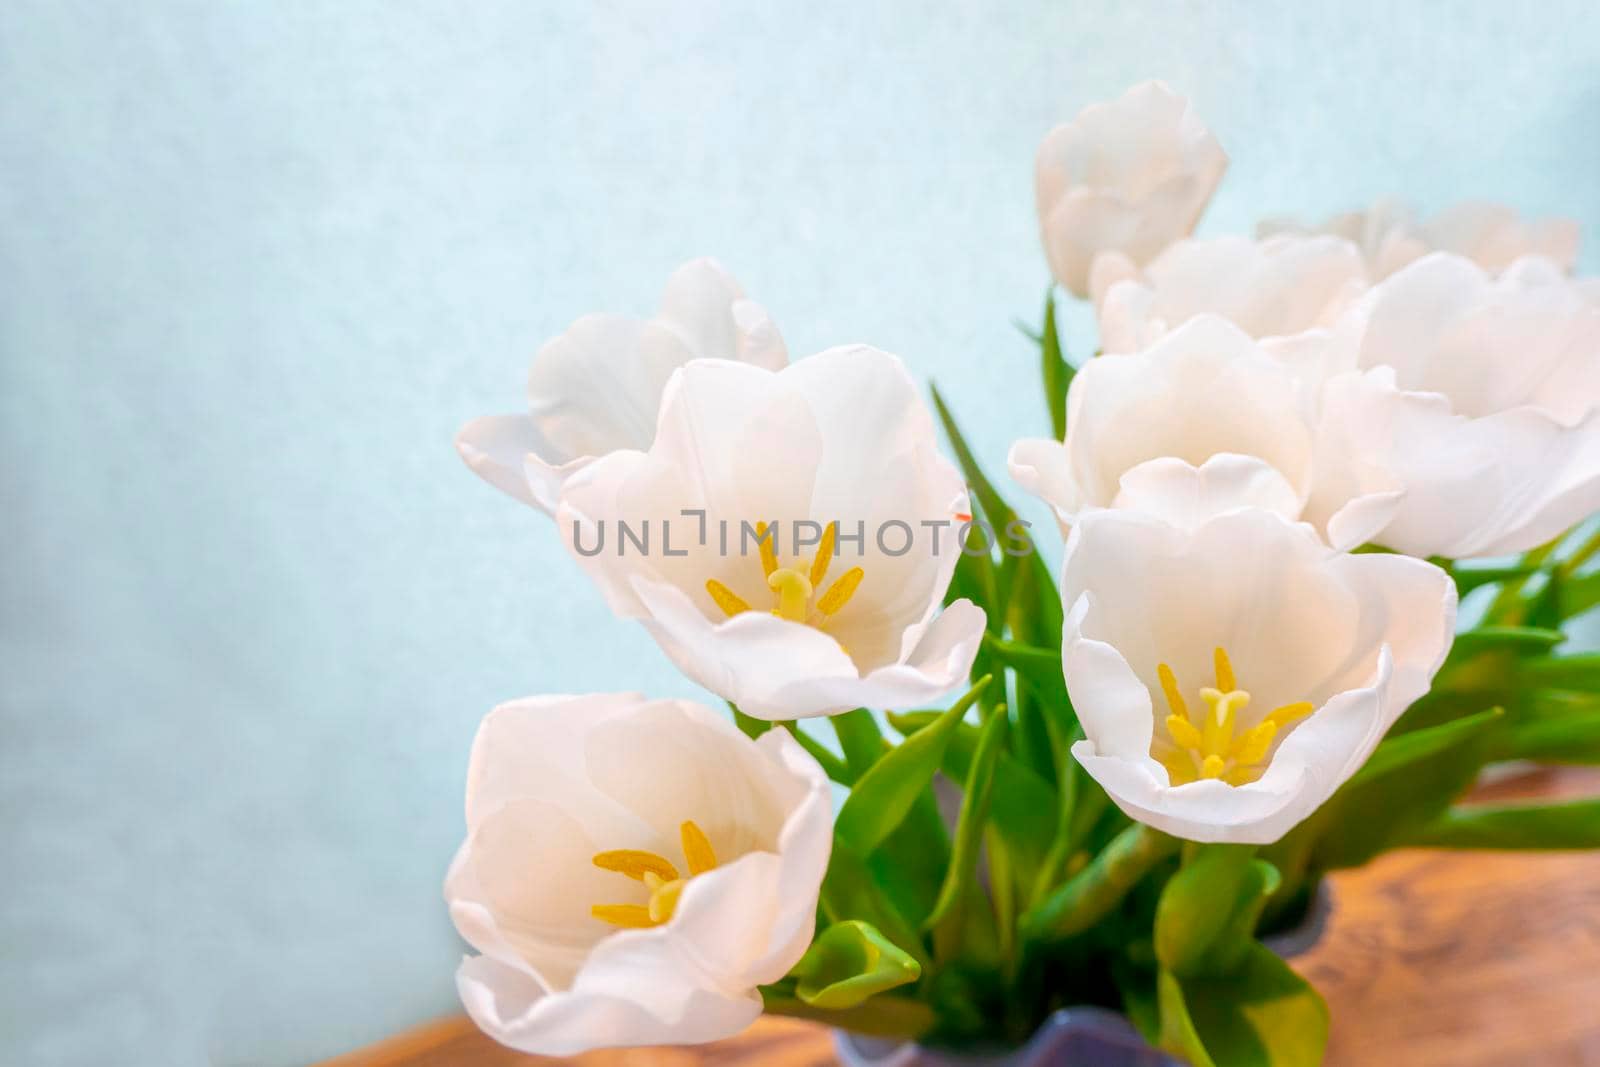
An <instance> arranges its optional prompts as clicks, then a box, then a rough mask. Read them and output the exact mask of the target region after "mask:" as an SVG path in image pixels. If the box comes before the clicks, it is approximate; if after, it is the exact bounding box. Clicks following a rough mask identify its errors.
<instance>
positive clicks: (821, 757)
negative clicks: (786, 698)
mask: <svg viewBox="0 0 1600 1067" xmlns="http://www.w3.org/2000/svg"><path fill="white" fill-rule="evenodd" d="M777 725H778V726H781V727H783V728H784V729H785V730H788V731H789V733H790V735H791V736H792V737H793V738H794V739H795V740H796V741H798V742H799V743H800V747H801V748H803V749H805V750H806V751H807V752H808V753H810V755H811V758H812V759H814V760H816V761H817V762H818V763H819V764H821V765H822V770H823V773H825V774H826V775H827V776H828V777H829V778H831V779H832V780H833V781H835V782H838V783H839V784H840V785H844V786H851V785H855V784H856V776H855V775H853V774H851V773H850V767H849V765H848V764H846V763H845V761H844V760H842V759H840V758H839V757H838V756H835V755H834V754H833V753H832V752H829V751H828V749H827V748H826V746H824V745H823V744H822V742H820V741H818V740H817V739H816V738H814V737H812V736H811V735H810V734H808V733H806V732H805V731H803V730H801V729H800V726H799V724H798V723H796V722H795V721H794V720H793V719H789V720H787V721H785V722H780V723H778V724H777Z"/></svg>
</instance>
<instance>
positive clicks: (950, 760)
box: [889, 711, 1056, 884]
mask: <svg viewBox="0 0 1600 1067" xmlns="http://www.w3.org/2000/svg"><path fill="white" fill-rule="evenodd" d="M939 714H940V713H939V712H936V711H908V712H903V713H896V712H892V711H891V712H889V724H890V725H891V726H893V727H894V728H895V729H896V730H898V731H900V733H901V734H902V735H904V736H907V737H909V736H911V735H912V734H914V733H916V732H917V731H918V730H920V729H922V728H924V727H926V726H927V725H928V724H929V723H931V722H933V721H934V720H935V719H936V718H938V716H939ZM979 733H980V731H979V730H978V728H977V727H975V726H971V725H968V724H966V723H963V724H962V725H961V726H960V728H958V729H957V730H956V733H955V736H954V737H952V738H951V739H950V744H949V746H948V747H947V748H946V749H945V753H944V761H943V763H942V765H941V766H942V769H943V770H944V773H945V776H946V777H948V778H950V779H952V780H954V781H957V782H964V781H966V780H967V776H968V775H969V774H970V773H971V768H972V760H973V757H974V756H975V755H976V754H977V750H978V737H979ZM989 805H990V810H991V812H992V813H993V816H994V817H993V819H991V820H990V826H991V829H993V830H994V831H995V832H996V833H998V834H999V835H1000V836H1001V837H1002V838H1003V839H1004V841H1005V843H1006V847H1007V848H1008V849H1009V850H1010V852H1011V855H1012V858H1013V860H1014V861H1015V863H1016V866H1017V877H1018V878H1019V879H1020V880H1021V882H1022V884H1029V883H1031V882H1032V880H1033V878H1034V876H1035V875H1036V874H1037V873H1038V867H1039V863H1040V862H1041V861H1042V860H1043V859H1044V856H1045V853H1046V851H1048V849H1049V848H1050V841H1051V839H1052V838H1053V837H1054V836H1055V831H1056V820H1055V815H1054V812H1055V808H1056V795H1055V790H1054V789H1053V788H1051V786H1050V785H1049V783H1047V782H1046V781H1045V780H1044V779H1043V778H1041V777H1039V776H1038V775H1037V774H1035V773H1034V772H1033V769H1032V768H1030V767H1028V766H1027V765H1026V764H1024V763H1022V762H1021V761H1020V760H1018V759H1016V758H1015V757H1014V756H1012V755H1011V754H1010V753H1008V752H1005V751H1002V752H1001V753H1000V756H999V763H998V765H997V767H996V770H995V775H994V791H993V793H992V794H991V796H990V800H989Z"/></svg>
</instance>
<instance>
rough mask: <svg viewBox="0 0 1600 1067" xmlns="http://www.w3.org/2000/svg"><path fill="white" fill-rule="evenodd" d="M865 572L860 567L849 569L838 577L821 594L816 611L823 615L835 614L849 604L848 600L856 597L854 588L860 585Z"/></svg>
mask: <svg viewBox="0 0 1600 1067" xmlns="http://www.w3.org/2000/svg"><path fill="white" fill-rule="evenodd" d="M865 576H866V572H865V571H863V570H862V569H861V568H860V567H851V568H850V569H849V570H847V571H845V572H844V573H843V574H842V575H840V576H839V580H838V581H836V582H834V583H833V584H832V585H830V586H828V591H827V592H826V593H823V594H822V599H821V600H819V601H817V610H818V611H820V612H822V613H823V614H824V615H834V614H837V613H838V611H839V609H840V608H842V607H844V606H845V605H846V604H848V603H850V598H851V597H853V596H855V595H856V587H857V586H859V585H860V584H861V579H862V578H863V577H865Z"/></svg>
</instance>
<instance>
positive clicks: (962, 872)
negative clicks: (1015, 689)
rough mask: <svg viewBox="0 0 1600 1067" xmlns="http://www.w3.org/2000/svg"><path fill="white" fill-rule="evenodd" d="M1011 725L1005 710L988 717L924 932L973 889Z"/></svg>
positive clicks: (924, 923) (997, 711) (931, 927)
mask: <svg viewBox="0 0 1600 1067" xmlns="http://www.w3.org/2000/svg"><path fill="white" fill-rule="evenodd" d="M1009 722H1010V720H1009V719H1007V718H1006V715H1005V708H1004V706H1001V707H1000V708H997V709H996V710H995V712H994V713H993V714H991V715H990V716H989V721H988V722H987V723H985V724H984V726H983V731H982V733H981V734H980V736H979V738H978V750H977V752H976V754H975V755H974V756H973V759H972V767H971V769H970V770H969V771H968V772H967V777H966V779H965V781H966V786H965V789H964V790H963V792H962V795H961V811H960V813H959V814H958V815H957V816H956V835H955V848H954V849H953V850H952V852H951V856H950V866H949V868H948V869H947V870H946V871H945V876H944V883H943V884H942V885H941V886H940V887H939V897H938V900H937V902H936V903H935V904H934V905H933V912H932V913H931V914H930V915H929V916H928V918H927V919H926V920H925V921H924V922H923V924H922V928H923V929H924V930H931V929H933V928H934V927H935V926H937V925H939V923H941V922H943V921H944V919H945V918H946V917H947V916H948V915H949V914H950V910H951V909H952V908H953V907H955V906H956V902H957V901H958V900H960V899H961V898H962V896H963V895H964V894H965V893H966V892H967V891H968V890H969V889H971V888H972V885H973V875H974V874H975V873H976V871H977V867H978V845H979V843H980V841H981V838H982V834H983V824H984V820H985V819H986V818H987V817H988V814H989V796H990V792H991V789H992V788H993V786H994V771H995V765H996V764H997V763H998V762H999V759H1000V754H1001V752H1002V751H1003V748H1002V746H1003V745H1004V743H1005V728H1006V726H1007V724H1008V723H1009Z"/></svg>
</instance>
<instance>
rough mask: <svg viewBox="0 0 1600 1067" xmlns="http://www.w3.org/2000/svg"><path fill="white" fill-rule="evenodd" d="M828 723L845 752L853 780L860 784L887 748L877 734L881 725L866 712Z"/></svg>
mask: <svg viewBox="0 0 1600 1067" xmlns="http://www.w3.org/2000/svg"><path fill="white" fill-rule="evenodd" d="M828 721H829V722H830V723H832V725H833V732H834V735H835V736H836V737H838V738H839V747H840V748H841V749H843V750H844V761H845V764H846V766H848V767H849V768H850V775H851V777H852V778H853V779H856V780H859V779H860V778H861V776H862V775H863V774H866V773H867V771H868V770H870V769H871V767H872V765H873V764H874V763H877V762H878V757H880V756H882V755H883V753H884V751H885V749H886V748H887V747H888V746H887V745H885V743H884V740H883V734H882V733H880V732H879V730H878V721H877V720H876V719H874V718H873V717H872V712H870V711H868V710H867V709H866V708H857V709H855V710H854V711H846V712H842V713H841V714H838V715H833V716H830V717H829V720H828Z"/></svg>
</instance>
